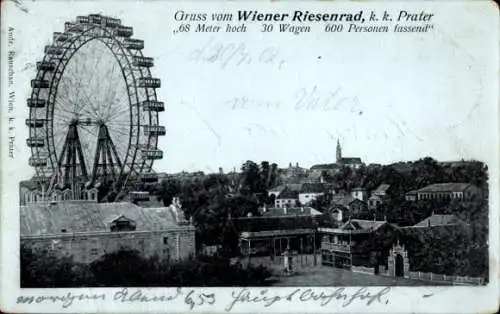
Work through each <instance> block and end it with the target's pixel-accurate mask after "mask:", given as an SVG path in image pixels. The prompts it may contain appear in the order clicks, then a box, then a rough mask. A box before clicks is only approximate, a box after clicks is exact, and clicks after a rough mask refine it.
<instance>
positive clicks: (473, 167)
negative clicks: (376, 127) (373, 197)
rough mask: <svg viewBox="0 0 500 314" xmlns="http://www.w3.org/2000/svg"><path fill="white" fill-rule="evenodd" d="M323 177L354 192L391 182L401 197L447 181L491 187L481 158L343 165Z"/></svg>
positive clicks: (484, 187)
mask: <svg viewBox="0 0 500 314" xmlns="http://www.w3.org/2000/svg"><path fill="white" fill-rule="evenodd" d="M323 176H324V177H325V179H326V181H327V182H330V183H332V184H333V186H334V188H335V189H336V190H345V191H351V190H352V189H353V188H356V187H362V188H365V189H366V190H368V191H373V190H375V189H376V188H377V187H378V186H379V185H380V184H382V183H385V184H389V185H390V186H391V190H390V193H391V194H392V195H393V196H394V197H399V198H404V194H405V193H406V192H409V191H412V190H417V189H420V188H423V187H425V186H427V185H429V184H433V183H444V182H464V183H472V184H474V185H476V186H478V187H479V188H481V189H482V190H483V191H487V190H488V167H487V166H486V165H485V164H484V163H483V162H480V161H462V162H457V163H455V164H453V163H449V164H443V163H439V162H438V161H436V160H434V159H432V158H430V157H426V158H422V159H419V160H417V161H409V162H400V163H394V164H390V165H376V164H372V165H368V166H362V167H360V168H359V169H351V168H348V167H342V168H341V170H340V171H339V172H337V173H335V174H334V175H330V174H329V173H328V172H323Z"/></svg>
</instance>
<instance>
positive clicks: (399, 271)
mask: <svg viewBox="0 0 500 314" xmlns="http://www.w3.org/2000/svg"><path fill="white" fill-rule="evenodd" d="M395 264H396V265H395V266H396V267H395V268H396V273H395V275H396V277H404V274H405V269H404V259H403V256H401V254H397V255H396V258H395Z"/></svg>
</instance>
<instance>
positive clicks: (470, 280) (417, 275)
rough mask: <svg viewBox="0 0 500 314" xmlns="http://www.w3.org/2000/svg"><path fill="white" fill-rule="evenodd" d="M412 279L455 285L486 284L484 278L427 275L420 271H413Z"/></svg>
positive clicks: (411, 273)
mask: <svg viewBox="0 0 500 314" xmlns="http://www.w3.org/2000/svg"><path fill="white" fill-rule="evenodd" d="M410 278H411V279H419V280H428V281H442V282H451V283H453V284H458V285H460V284H464V285H466V284H474V285H482V284H484V278H482V277H469V276H450V275H443V274H434V273H426V272H420V271H411V272H410Z"/></svg>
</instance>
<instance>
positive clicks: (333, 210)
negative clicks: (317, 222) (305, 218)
mask: <svg viewBox="0 0 500 314" xmlns="http://www.w3.org/2000/svg"><path fill="white" fill-rule="evenodd" d="M323 214H325V215H327V216H329V218H330V219H329V220H330V221H331V222H333V223H334V224H335V225H339V224H340V223H342V222H345V221H347V220H348V219H349V218H350V216H351V213H350V211H349V209H348V208H347V207H345V206H342V205H338V204H332V205H330V206H329V207H327V208H326V209H325V210H324V211H323Z"/></svg>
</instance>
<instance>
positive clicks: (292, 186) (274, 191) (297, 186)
mask: <svg viewBox="0 0 500 314" xmlns="http://www.w3.org/2000/svg"><path fill="white" fill-rule="evenodd" d="M301 189H302V183H289V184H282V185H278V186H276V187H273V188H271V189H269V190H268V191H267V195H268V196H272V195H273V196H274V197H275V198H277V197H278V196H279V195H280V194H281V192H283V191H285V190H288V191H296V192H298V191H300V190H301Z"/></svg>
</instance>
